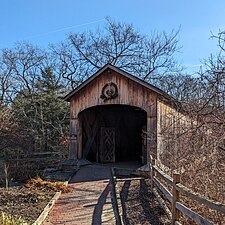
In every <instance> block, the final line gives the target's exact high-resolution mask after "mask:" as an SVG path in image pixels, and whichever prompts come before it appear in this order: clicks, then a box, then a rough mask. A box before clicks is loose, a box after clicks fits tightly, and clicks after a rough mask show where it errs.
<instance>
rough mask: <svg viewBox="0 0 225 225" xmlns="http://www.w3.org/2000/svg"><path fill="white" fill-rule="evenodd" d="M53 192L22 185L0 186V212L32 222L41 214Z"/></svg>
mask: <svg viewBox="0 0 225 225" xmlns="http://www.w3.org/2000/svg"><path fill="white" fill-rule="evenodd" d="M54 194H55V192H53V191H51V190H49V191H46V190H45V191H41V190H32V189H30V188H26V187H24V186H15V187H10V188H9V190H8V191H6V190H5V188H0V213H2V212H4V213H5V214H10V215H13V216H16V217H21V218H22V219H24V220H25V221H27V222H28V224H32V223H33V222H34V221H35V220H36V219H37V218H38V216H39V215H40V214H41V212H42V211H43V209H44V208H45V206H46V205H47V204H48V202H49V201H50V199H51V198H52V197H53V196H54Z"/></svg>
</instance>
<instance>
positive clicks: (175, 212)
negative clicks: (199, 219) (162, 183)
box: [172, 173, 180, 225]
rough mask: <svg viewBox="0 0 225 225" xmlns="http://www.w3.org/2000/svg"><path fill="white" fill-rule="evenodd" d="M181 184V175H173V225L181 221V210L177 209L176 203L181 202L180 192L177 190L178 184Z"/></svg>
mask: <svg viewBox="0 0 225 225" xmlns="http://www.w3.org/2000/svg"><path fill="white" fill-rule="evenodd" d="M178 183H180V174H179V173H174V174H173V202H172V225H174V224H175V221H178V219H179V210H178V209H176V202H177V201H178V200H179V192H178V191H177V190H176V187H175V186H176V184H178Z"/></svg>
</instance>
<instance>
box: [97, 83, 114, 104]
mask: <svg viewBox="0 0 225 225" xmlns="http://www.w3.org/2000/svg"><path fill="white" fill-rule="evenodd" d="M117 96H118V88H117V85H116V84H115V83H113V82H109V83H107V84H106V85H105V86H104V87H103V88H102V94H101V96H100V98H102V99H103V100H104V101H106V100H109V99H114V98H116V97H117Z"/></svg>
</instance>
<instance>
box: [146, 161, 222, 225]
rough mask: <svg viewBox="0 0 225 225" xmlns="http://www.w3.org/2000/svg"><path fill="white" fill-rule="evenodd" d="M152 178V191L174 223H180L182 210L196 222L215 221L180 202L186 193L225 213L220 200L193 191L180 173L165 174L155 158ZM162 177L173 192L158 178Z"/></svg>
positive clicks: (152, 166) (191, 197) (206, 223)
mask: <svg viewBox="0 0 225 225" xmlns="http://www.w3.org/2000/svg"><path fill="white" fill-rule="evenodd" d="M150 167H151V180H152V186H151V189H152V192H153V193H154V194H155V195H156V197H157V199H158V200H159V202H160V204H161V206H162V207H163V208H164V209H165V211H166V212H167V213H168V215H169V217H170V219H171V220H172V224H173V225H174V224H180V223H179V218H180V212H181V213H183V214H184V215H186V216H188V217H189V218H191V219H192V220H194V221H195V222H196V223H198V224H201V225H213V224H214V223H213V222H212V221H210V220H208V219H207V218H205V217H203V216H201V215H199V214H198V213H197V212H195V211H193V210H191V209H190V208H188V207H187V206H185V205H183V204H182V203H181V202H179V199H180V194H183V195H185V196H186V197H187V198H189V199H192V200H195V201H197V202H198V203H200V204H202V205H205V206H207V207H208V208H210V209H213V210H216V211H218V212H221V213H222V214H224V215H225V205H224V204H222V203H220V202H215V201H212V200H209V199H206V198H204V197H202V196H201V195H200V194H198V193H195V192H193V191H192V190H190V189H189V188H187V187H185V186H183V185H182V184H181V183H180V174H178V173H174V174H173V178H171V177H169V176H168V175H167V174H165V173H164V172H163V171H162V170H161V169H160V168H158V167H157V166H156V165H155V160H154V159H152V158H151V164H150ZM158 177H160V178H161V179H163V180H164V181H165V182H166V183H167V184H168V185H169V186H171V187H172V193H171V192H170V191H169V190H168V189H167V188H166V187H165V186H164V185H163V184H162V183H161V182H160V180H159V179H158ZM158 190H160V192H161V193H162V194H163V195H164V198H166V199H167V200H168V201H169V202H170V204H171V210H170V209H169V208H168V207H167V205H166V203H165V201H164V200H163V198H162V197H161V196H160V194H159V192H158Z"/></svg>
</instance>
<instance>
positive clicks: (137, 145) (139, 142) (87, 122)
mask: <svg viewBox="0 0 225 225" xmlns="http://www.w3.org/2000/svg"><path fill="white" fill-rule="evenodd" d="M79 119H80V121H81V124H82V144H83V157H86V158H87V159H88V160H90V161H97V162H107V157H108V156H106V158H104V157H102V154H103V153H102V151H103V150H104V148H105V150H104V151H106V153H107V151H111V150H110V147H111V146H112V145H114V147H115V148H114V150H115V158H114V161H116V162H120V161H130V160H132V161H140V162H141V160H142V157H144V158H146V155H145V154H146V153H145V150H144V146H143V141H144V140H143V138H142V137H143V129H145V128H146V125H147V113H146V111H144V110H142V109H140V108H137V107H132V106H126V105H107V106H96V107H92V108H89V109H86V110H84V111H83V112H81V113H80V114H79ZM104 129H105V130H106V134H108V133H110V132H111V133H113V134H111V136H113V135H114V138H112V140H108V139H110V138H108V139H107V137H106V138H105V139H106V142H107V143H106V146H105V147H102V146H103V145H104V141H105V140H104V137H102V136H103V134H104V133H103V131H105V130H104ZM107 132H108V133H107ZM107 144H108V145H107ZM102 149H103V150H102ZM85 154H86V155H85ZM103 158H104V159H103Z"/></svg>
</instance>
